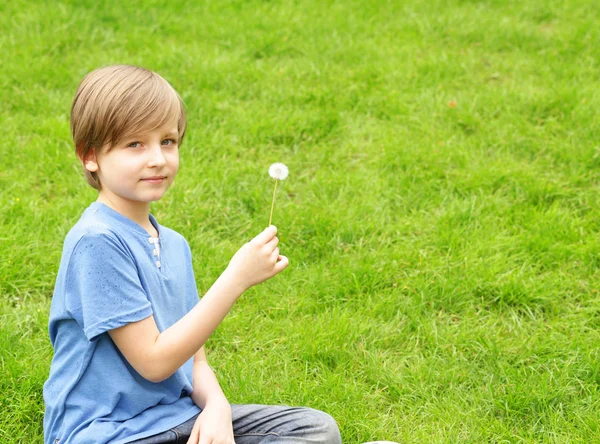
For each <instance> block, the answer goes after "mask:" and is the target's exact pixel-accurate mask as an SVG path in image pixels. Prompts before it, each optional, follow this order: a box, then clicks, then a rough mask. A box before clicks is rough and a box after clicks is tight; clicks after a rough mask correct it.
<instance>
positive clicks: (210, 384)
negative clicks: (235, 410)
mask: <svg viewBox="0 0 600 444" xmlns="http://www.w3.org/2000/svg"><path fill="white" fill-rule="evenodd" d="M193 387H194V389H193V391H192V395H191V396H192V400H193V401H194V403H195V404H196V405H197V406H198V407H200V408H201V409H204V408H205V407H206V405H207V404H209V405H211V404H215V405H220V406H223V405H224V406H227V407H228V408H229V402H228V401H227V398H226V397H225V394H224V393H223V390H222V389H221V386H220V385H219V381H218V380H217V376H216V375H215V372H214V371H213V369H212V368H211V367H210V366H209V365H208V361H207V360H206V353H205V352H204V347H202V348H201V349H200V350H198V352H197V353H196V354H195V355H194V382H193Z"/></svg>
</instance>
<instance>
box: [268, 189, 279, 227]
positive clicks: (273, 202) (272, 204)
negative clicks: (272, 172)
mask: <svg viewBox="0 0 600 444" xmlns="http://www.w3.org/2000/svg"><path fill="white" fill-rule="evenodd" d="M277 182H279V181H278V180H277V179H276V180H275V189H273V201H272V202H271V215H270V216H269V226H271V221H272V220H273V207H274V206H275V191H277Z"/></svg>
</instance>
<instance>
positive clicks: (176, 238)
mask: <svg viewBox="0 0 600 444" xmlns="http://www.w3.org/2000/svg"><path fill="white" fill-rule="evenodd" d="M160 235H161V236H162V237H164V238H165V240H166V241H169V242H171V243H174V244H181V245H182V246H185V247H186V248H189V245H188V242H187V239H186V238H185V237H183V235H181V234H180V233H178V232H177V231H175V230H173V229H171V228H168V227H165V226H163V225H161V226H160Z"/></svg>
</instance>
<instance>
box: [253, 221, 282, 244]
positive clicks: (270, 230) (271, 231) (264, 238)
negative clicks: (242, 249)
mask: <svg viewBox="0 0 600 444" xmlns="http://www.w3.org/2000/svg"><path fill="white" fill-rule="evenodd" d="M276 234H277V227H276V226H275V225H270V226H268V227H267V228H265V229H264V230H263V231H262V232H261V233H258V235H256V236H255V237H254V239H252V241H251V242H256V243H258V244H260V245H264V244H266V243H267V242H269V241H270V240H271V239H273V237H274V236H275V235H276Z"/></svg>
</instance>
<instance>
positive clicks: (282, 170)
mask: <svg viewBox="0 0 600 444" xmlns="http://www.w3.org/2000/svg"><path fill="white" fill-rule="evenodd" d="M288 173H289V170H288V167H286V166H285V165H284V164H283V163H274V164H273V165H271V166H270V167H269V176H271V177H272V178H273V179H277V180H284V179H285V178H286V177H287V176H288Z"/></svg>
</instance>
